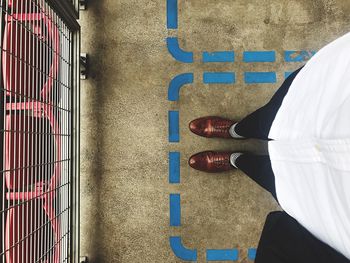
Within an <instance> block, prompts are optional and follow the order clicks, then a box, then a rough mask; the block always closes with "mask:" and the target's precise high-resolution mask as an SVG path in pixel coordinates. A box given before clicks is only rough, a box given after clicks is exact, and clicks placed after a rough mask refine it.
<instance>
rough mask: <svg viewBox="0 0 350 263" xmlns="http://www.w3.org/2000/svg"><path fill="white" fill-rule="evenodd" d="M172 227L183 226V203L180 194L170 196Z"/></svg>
mask: <svg viewBox="0 0 350 263" xmlns="http://www.w3.org/2000/svg"><path fill="white" fill-rule="evenodd" d="M170 226H181V203H180V195H179V194H170Z"/></svg>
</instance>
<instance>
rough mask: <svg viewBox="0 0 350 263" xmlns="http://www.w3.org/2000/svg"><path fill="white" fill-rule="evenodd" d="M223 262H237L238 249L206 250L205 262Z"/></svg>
mask: <svg viewBox="0 0 350 263" xmlns="http://www.w3.org/2000/svg"><path fill="white" fill-rule="evenodd" d="M224 260H227V261H236V260H238V249H207V261H224Z"/></svg>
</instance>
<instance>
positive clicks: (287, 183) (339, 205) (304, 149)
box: [268, 33, 350, 259]
mask: <svg viewBox="0 0 350 263" xmlns="http://www.w3.org/2000/svg"><path fill="white" fill-rule="evenodd" d="M269 138H271V139H274V141H269V143H268V145H269V154H270V158H271V165H272V169H273V172H274V174H275V181H276V193H277V198H278V200H279V202H280V205H281V207H282V208H283V210H284V211H285V212H287V213H288V214H289V215H291V216H292V217H294V218H295V219H296V220H297V221H298V222H299V223H300V224H301V225H302V226H304V227H305V228H306V229H307V230H309V231H310V232H311V233H312V234H313V235H314V236H316V237H317V238H318V239H320V240H321V241H323V242H325V243H327V244H328V245H330V246H331V247H333V248H334V249H335V250H337V251H338V252H340V253H342V254H343V255H344V256H345V257H347V258H349V259H350V33H348V34H346V35H344V36H343V37H341V38H339V39H337V40H335V41H334V42H332V43H330V44H328V45H327V46H325V47H324V48H322V49H321V50H320V51H319V52H318V53H316V55H315V56H314V57H313V58H311V59H310V60H309V61H308V63H307V64H306V65H305V67H304V68H303V69H302V70H301V71H300V72H299V73H298V75H297V76H296V78H295V79H294V81H293V83H292V85H291V86H290V89H289V91H288V93H287V95H286V96H285V98H284V100H283V103H282V105H281V107H280V109H279V110H278V112H277V115H276V118H275V120H274V122H273V123H272V126H271V130H270V133H269Z"/></svg>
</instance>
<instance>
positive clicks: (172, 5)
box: [166, 0, 178, 29]
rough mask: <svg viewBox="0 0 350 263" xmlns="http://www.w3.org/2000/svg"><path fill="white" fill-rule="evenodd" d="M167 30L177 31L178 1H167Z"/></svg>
mask: <svg viewBox="0 0 350 263" xmlns="http://www.w3.org/2000/svg"><path fill="white" fill-rule="evenodd" d="M166 10H167V28H168V29H177V27H178V24H177V0H167V5H166Z"/></svg>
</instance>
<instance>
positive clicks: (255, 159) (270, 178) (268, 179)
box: [235, 154, 277, 200]
mask: <svg viewBox="0 0 350 263" xmlns="http://www.w3.org/2000/svg"><path fill="white" fill-rule="evenodd" d="M235 165H236V166H237V167H238V168H239V169H240V170H242V171H243V172H244V173H245V174H246V175H247V176H249V177H250V178H251V179H253V180H254V181H255V182H256V183H257V184H258V185H260V186H261V187H263V188H264V189H265V190H267V191H269V192H270V193H271V194H272V196H273V197H274V198H275V199H276V200H277V196H276V187H275V176H274V174H273V171H272V168H271V161H270V158H269V156H268V155H254V154H242V155H241V156H239V157H238V158H237V159H236V161H235Z"/></svg>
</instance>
